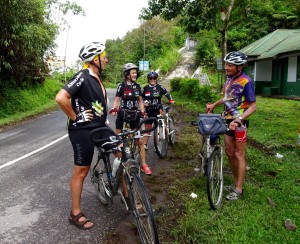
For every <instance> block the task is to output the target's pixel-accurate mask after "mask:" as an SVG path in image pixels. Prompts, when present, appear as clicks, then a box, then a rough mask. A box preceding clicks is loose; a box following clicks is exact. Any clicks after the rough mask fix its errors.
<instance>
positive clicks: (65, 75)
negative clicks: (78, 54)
mask: <svg viewBox="0 0 300 244" xmlns="http://www.w3.org/2000/svg"><path fill="white" fill-rule="evenodd" d="M70 27H71V26H70V25H69V24H68V31H67V40H66V48H65V59H64V73H65V83H66V82H67V74H66V59H67V48H68V39H69V31H70Z"/></svg>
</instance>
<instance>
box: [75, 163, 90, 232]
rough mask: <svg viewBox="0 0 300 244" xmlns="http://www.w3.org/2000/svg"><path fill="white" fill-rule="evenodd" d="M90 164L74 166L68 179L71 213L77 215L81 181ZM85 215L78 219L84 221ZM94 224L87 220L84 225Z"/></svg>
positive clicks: (79, 207) (81, 186)
mask: <svg viewBox="0 0 300 244" xmlns="http://www.w3.org/2000/svg"><path fill="white" fill-rule="evenodd" d="M89 169H90V166H77V165H75V166H74V171H73V175H72V177H71V181H70V188H71V195H72V214H73V215H77V214H79V213H80V212H81V204H80V203H81V193H82V188H83V182H84V179H85V177H86V176H87V174H88V173H89ZM85 219H86V218H85V217H80V218H79V219H78V221H80V222H81V221H84V220H85ZM93 225H94V224H93V223H92V222H87V223H85V224H84V227H91V226H93Z"/></svg>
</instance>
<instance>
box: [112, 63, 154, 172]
mask: <svg viewBox="0 0 300 244" xmlns="http://www.w3.org/2000/svg"><path fill="white" fill-rule="evenodd" d="M123 74H124V81H123V82H122V83H120V84H119V86H118V88H117V93H116V96H115V100H114V104H113V108H112V109H111V110H110V112H109V113H110V114H112V115H113V116H116V115H117V119H116V133H117V134H118V133H120V132H121V131H122V129H123V124H124V122H125V121H128V122H129V124H130V128H131V129H132V130H134V129H136V128H137V125H138V124H139V121H140V118H141V117H145V116H146V114H145V113H144V104H143V100H142V91H141V86H140V85H139V84H138V83H136V80H137V78H138V67H137V66H136V65H135V64H133V63H126V64H125V65H124V66H123ZM129 116H131V118H129ZM138 143H139V148H140V159H141V170H142V171H143V172H144V173H145V174H147V175H151V174H152V172H151V170H150V168H149V166H148V164H146V159H145V158H146V157H145V148H144V143H143V141H142V140H139V141H138Z"/></svg>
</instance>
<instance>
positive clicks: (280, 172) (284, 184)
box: [170, 93, 300, 243]
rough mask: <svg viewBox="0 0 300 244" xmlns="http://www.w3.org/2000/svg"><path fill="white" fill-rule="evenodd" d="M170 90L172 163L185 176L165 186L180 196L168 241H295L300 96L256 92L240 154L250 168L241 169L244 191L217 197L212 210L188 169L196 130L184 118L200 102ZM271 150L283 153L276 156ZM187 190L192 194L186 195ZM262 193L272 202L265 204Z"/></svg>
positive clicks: (299, 234) (191, 116)
mask: <svg viewBox="0 0 300 244" xmlns="http://www.w3.org/2000/svg"><path fill="white" fill-rule="evenodd" d="M173 96H174V99H175V100H176V102H177V103H176V110H177V111H178V115H177V116H176V119H177V122H178V125H179V124H180V135H179V136H178V140H177V144H176V146H175V147H174V149H173V154H174V155H175V158H176V159H177V165H176V168H178V169H180V171H181V172H183V174H184V175H185V176H187V177H185V180H179V179H178V180H177V181H175V183H174V184H173V185H172V188H171V192H170V196H171V198H173V199H176V201H177V202H181V206H180V207H177V212H178V213H180V216H181V217H180V218H178V219H177V224H176V225H175V227H174V228H173V231H172V232H171V234H172V236H173V238H174V240H175V241H174V242H173V243H298V242H299V239H300V231H299V226H300V222H299V212H300V174H299V172H300V164H299V162H300V161H299V159H300V148H299V146H298V145H297V137H298V131H297V128H298V127H299V125H300V121H299V111H300V107H299V106H300V101H295V100H285V99H274V98H265V97H257V111H256V113H255V114H254V115H252V116H251V120H250V128H249V137H250V139H249V143H248V145H247V154H246V159H247V164H248V166H250V168H251V169H250V170H249V171H247V175H246V179H245V185H244V197H243V199H241V200H239V201H233V202H232V201H226V200H225V199H223V202H222V205H221V207H220V209H218V210H216V211H213V210H211V209H210V206H209V203H208V200H207V195H206V179H205V178H204V177H199V175H197V173H196V172H194V170H193V168H194V167H195V166H196V165H197V159H196V155H197V153H198V151H199V146H200V136H199V135H198V133H197V128H196V127H192V126H191V125H190V121H191V120H195V118H196V114H197V112H199V111H203V109H201V108H203V107H204V103H203V102H202V103H201V102H199V103H195V101H192V100H191V101H189V100H188V99H187V98H186V97H185V98H183V97H182V96H181V95H180V94H179V95H178V94H176V93H175V94H174V95H173ZM211 102H213V101H211ZM221 109H222V107H221V106H220V111H221ZM276 153H280V154H282V155H283V156H284V157H283V158H281V159H280V158H277V157H276ZM224 159H225V165H224V169H225V170H224V172H225V175H224V180H225V185H229V184H231V183H232V179H231V175H230V169H229V165H228V160H227V157H226V155H224ZM192 192H194V193H196V194H197V195H198V197H197V198H195V199H192V198H191V197H190V194H191V193H192ZM226 193H227V192H226V191H225V192H224V195H225V194H226ZM268 199H271V200H272V201H273V202H274V203H275V205H276V206H275V207H273V206H271V205H270V204H269V202H268ZM179 210H181V211H179ZM172 211H175V212H176V210H172ZM286 219H291V221H292V222H293V223H294V224H296V226H297V229H296V230H295V231H289V230H287V229H286V228H285V225H284V222H285V220H286Z"/></svg>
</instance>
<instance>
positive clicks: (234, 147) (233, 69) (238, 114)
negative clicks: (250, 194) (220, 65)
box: [207, 52, 256, 200]
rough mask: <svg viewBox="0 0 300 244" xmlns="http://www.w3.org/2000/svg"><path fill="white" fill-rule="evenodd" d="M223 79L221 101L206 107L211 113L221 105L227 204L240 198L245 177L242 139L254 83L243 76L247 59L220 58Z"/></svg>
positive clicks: (253, 99)
mask: <svg viewBox="0 0 300 244" xmlns="http://www.w3.org/2000/svg"><path fill="white" fill-rule="evenodd" d="M224 61H225V71H226V75H227V79H226V82H225V84H224V95H223V98H222V99H220V100H218V101H216V102H215V103H213V104H208V105H207V112H211V111H213V110H214V108H215V107H216V106H218V105H221V104H224V110H225V111H224V117H225V118H226V123H227V124H228V125H229V129H230V130H229V131H227V132H226V134H225V137H224V139H225V151H226V155H227V157H228V159H229V163H230V168H231V171H232V176H233V181H234V182H233V184H232V185H231V186H229V187H227V188H228V190H230V193H229V194H228V195H227V196H226V199H227V200H238V199H240V198H241V197H242V196H243V184H244V179H245V175H246V138H247V128H246V127H248V126H249V120H248V118H249V116H250V115H252V114H253V113H254V112H255V111H256V96H255V91H254V83H253V81H252V80H251V78H250V77H248V76H247V75H245V74H244V73H243V66H244V65H245V64H246V63H247V56H246V55H245V54H244V53H241V52H230V53H228V54H227V55H226V57H225V58H224Z"/></svg>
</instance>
